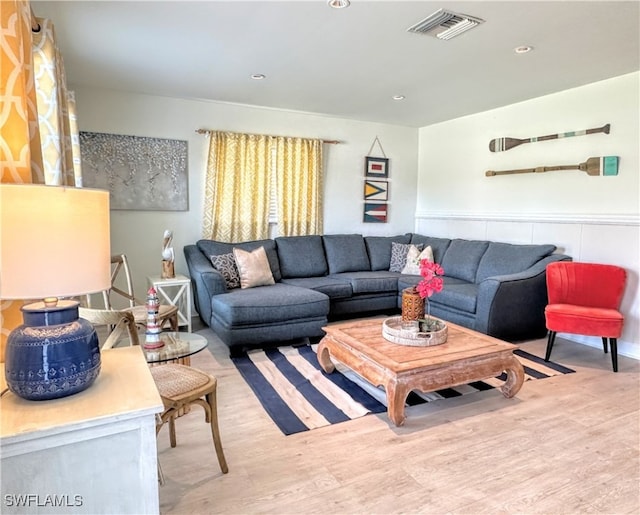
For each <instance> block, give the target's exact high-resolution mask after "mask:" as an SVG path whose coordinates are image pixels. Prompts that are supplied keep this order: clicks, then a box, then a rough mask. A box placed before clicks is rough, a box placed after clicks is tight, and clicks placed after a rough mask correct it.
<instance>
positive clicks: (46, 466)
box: [0, 347, 162, 514]
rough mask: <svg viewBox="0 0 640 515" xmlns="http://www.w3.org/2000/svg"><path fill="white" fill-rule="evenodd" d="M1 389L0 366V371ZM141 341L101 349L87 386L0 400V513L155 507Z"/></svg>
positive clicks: (153, 399)
mask: <svg viewBox="0 0 640 515" xmlns="http://www.w3.org/2000/svg"><path fill="white" fill-rule="evenodd" d="M0 384H1V385H2V390H4V389H5V388H6V383H5V379H4V367H3V369H2V377H1V378H0ZM161 411H162V400H161V399H160V395H159V394H158V391H157V389H156V386H155V383H154V382H153V378H152V377H151V373H150V372H149V368H148V365H147V362H146V360H145V358H144V355H143V354H142V349H141V348H140V347H125V348H117V349H111V350H107V351H103V352H102V367H101V372H100V375H99V376H98V378H97V379H96V381H95V382H94V384H93V385H91V386H90V387H89V388H88V389H87V390H85V391H83V392H80V393H78V394H76V395H72V396H70V397H65V398H62V399H55V400H50V401H27V400H24V399H21V398H20V397H17V396H16V395H14V394H13V393H12V392H7V393H5V394H4V395H3V396H2V398H1V399H0V454H1V461H0V466H1V470H0V473H1V478H2V480H1V483H2V486H1V491H2V499H1V500H0V503H1V504H0V512H1V513H3V514H10V513H20V514H31V513H56V514H71V513H73V514H76V513H77V514H81V513H91V514H97V513H111V514H113V513H118V514H133V513H135V514H142V513H145V514H146V513H159V499H158V476H157V447H156V434H155V415H156V413H159V412H161Z"/></svg>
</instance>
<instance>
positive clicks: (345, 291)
mask: <svg viewBox="0 0 640 515" xmlns="http://www.w3.org/2000/svg"><path fill="white" fill-rule="evenodd" d="M282 282H283V283H284V284H291V285H293V286H300V287H301V288H310V289H312V290H315V291H319V292H321V293H324V294H325V295H328V296H329V298H331V299H348V298H349V297H351V295H353V290H352V289H351V283H350V282H349V281H347V280H342V279H334V278H332V277H327V276H324V277H294V278H291V279H282Z"/></svg>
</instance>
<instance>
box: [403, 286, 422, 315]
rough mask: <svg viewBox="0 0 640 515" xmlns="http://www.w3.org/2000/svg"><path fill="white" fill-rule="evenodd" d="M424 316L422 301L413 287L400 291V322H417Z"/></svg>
mask: <svg viewBox="0 0 640 515" xmlns="http://www.w3.org/2000/svg"><path fill="white" fill-rule="evenodd" d="M423 316H424V299H423V298H422V297H420V294H419V293H418V290H417V289H416V288H415V286H414V287H412V288H406V289H404V290H402V320H404V321H411V320H418V319H420V318H422V317H423Z"/></svg>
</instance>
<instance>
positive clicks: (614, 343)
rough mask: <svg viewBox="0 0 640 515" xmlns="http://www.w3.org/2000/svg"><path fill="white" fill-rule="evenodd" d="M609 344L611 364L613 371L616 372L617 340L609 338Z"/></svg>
mask: <svg viewBox="0 0 640 515" xmlns="http://www.w3.org/2000/svg"><path fill="white" fill-rule="evenodd" d="M609 344H610V345H611V364H612V365H613V371H614V372H617V371H618V340H617V339H616V338H609Z"/></svg>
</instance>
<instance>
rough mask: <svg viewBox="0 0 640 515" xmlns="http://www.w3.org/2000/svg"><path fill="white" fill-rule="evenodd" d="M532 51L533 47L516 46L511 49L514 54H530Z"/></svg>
mask: <svg viewBox="0 0 640 515" xmlns="http://www.w3.org/2000/svg"><path fill="white" fill-rule="evenodd" d="M532 50H533V47H532V46H529V45H522V46H517V47H515V48H514V49H513V51H514V52H515V53H516V54H526V53H528V52H531V51H532Z"/></svg>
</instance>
